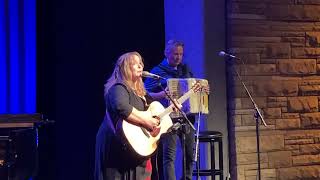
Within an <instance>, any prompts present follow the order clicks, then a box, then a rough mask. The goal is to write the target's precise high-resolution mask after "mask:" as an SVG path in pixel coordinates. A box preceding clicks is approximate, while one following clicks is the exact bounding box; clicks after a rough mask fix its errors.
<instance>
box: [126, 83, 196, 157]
mask: <svg viewBox="0 0 320 180" xmlns="http://www.w3.org/2000/svg"><path fill="white" fill-rule="evenodd" d="M200 86H201V85H200V84H199V83H196V84H195V85H193V87H192V88H191V89H190V90H189V91H188V92H186V93H185V94H184V95H183V96H181V97H180V98H179V99H178V100H177V101H178V103H180V104H182V103H183V102H184V101H186V100H187V99H188V98H189V97H190V95H191V94H192V93H195V92H197V91H198V90H199V89H200ZM173 107H174V105H173V104H171V105H170V106H169V107H167V108H164V107H163V106H162V104H161V103H160V102H158V101H154V102H152V103H151V104H150V106H149V108H148V110H147V111H146V112H148V113H150V114H151V115H152V116H153V117H155V118H158V119H159V120H160V125H159V126H157V127H156V128H155V129H153V130H152V131H148V130H147V129H146V128H143V127H140V126H137V125H134V124H132V123H130V122H128V121H126V120H122V121H121V123H122V124H121V128H122V131H123V134H124V136H125V140H126V141H127V144H129V145H130V146H131V147H132V149H133V150H134V152H135V153H137V154H138V155H140V156H142V157H148V156H150V155H152V154H153V152H155V150H156V149H157V147H158V141H159V139H160V136H161V135H162V134H164V133H166V132H167V131H168V130H169V129H170V128H171V127H172V125H173V123H172V120H171V118H170V116H169V114H170V113H171V112H172V111H173Z"/></svg>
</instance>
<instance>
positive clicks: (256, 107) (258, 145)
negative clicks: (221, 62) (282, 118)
mask: <svg viewBox="0 0 320 180" xmlns="http://www.w3.org/2000/svg"><path fill="white" fill-rule="evenodd" d="M229 57H231V58H234V59H238V60H241V62H242V64H243V65H245V64H244V62H243V61H242V59H240V58H238V57H236V56H233V57H232V56H229ZM233 69H234V71H235V72H236V74H237V77H238V79H239V80H240V82H241V84H242V86H243V88H244V89H245V91H246V93H247V95H248V96H249V99H250V101H251V102H252V104H253V107H254V110H255V113H254V118H255V121H256V139H257V158H258V180H261V166H260V128H259V125H260V121H259V118H260V119H261V121H262V123H263V125H264V126H265V127H267V124H266V122H265V120H264V118H263V116H262V114H261V112H260V110H259V108H258V105H257V103H256V102H255V101H254V99H253V98H252V95H251V93H250V91H249V90H248V88H247V86H246V84H245V83H244V82H243V80H242V78H241V76H240V74H239V72H238V71H237V69H236V68H233Z"/></svg>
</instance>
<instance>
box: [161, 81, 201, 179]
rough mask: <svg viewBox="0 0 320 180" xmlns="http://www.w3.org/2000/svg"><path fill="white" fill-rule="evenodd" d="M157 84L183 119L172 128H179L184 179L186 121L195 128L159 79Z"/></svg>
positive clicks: (184, 177) (183, 177)
mask: <svg viewBox="0 0 320 180" xmlns="http://www.w3.org/2000/svg"><path fill="white" fill-rule="evenodd" d="M158 86H159V87H160V88H161V89H162V90H163V91H164V93H165V94H166V96H167V98H168V99H169V100H170V102H172V104H173V105H174V107H175V108H176V109H177V110H178V111H179V112H180V114H181V115H182V117H183V119H184V121H183V122H182V124H181V125H180V126H178V128H174V129H172V130H176V131H177V130H178V129H180V132H181V146H182V154H183V155H182V166H183V171H182V179H183V180H186V157H185V156H186V143H185V140H186V136H185V134H186V133H187V126H186V123H187V124H189V126H190V127H191V128H192V129H193V130H194V131H195V130H196V129H195V128H194V126H193V124H192V123H191V121H190V120H189V119H188V117H187V115H186V113H184V112H183V111H182V110H181V109H180V108H179V107H178V105H177V103H176V102H175V101H174V100H173V99H172V97H171V96H170V95H169V94H168V93H167V91H166V90H165V89H164V88H163V87H162V85H161V83H160V81H159V84H158ZM173 127H175V125H173Z"/></svg>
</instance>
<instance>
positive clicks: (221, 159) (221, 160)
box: [219, 138, 223, 180]
mask: <svg viewBox="0 0 320 180" xmlns="http://www.w3.org/2000/svg"><path fill="white" fill-rule="evenodd" d="M219 170H220V180H223V143H222V138H221V139H220V140H219Z"/></svg>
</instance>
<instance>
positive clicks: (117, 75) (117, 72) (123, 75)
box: [104, 52, 146, 96]
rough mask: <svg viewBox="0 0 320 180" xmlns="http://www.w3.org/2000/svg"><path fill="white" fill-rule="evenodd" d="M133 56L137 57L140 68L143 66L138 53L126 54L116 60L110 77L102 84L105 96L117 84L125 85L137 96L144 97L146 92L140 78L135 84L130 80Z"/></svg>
mask: <svg viewBox="0 0 320 180" xmlns="http://www.w3.org/2000/svg"><path fill="white" fill-rule="evenodd" d="M134 56H138V57H139V59H140V63H141V64H142V67H143V66H144V64H143V59H142V57H141V55H140V54H139V53H138V52H128V53H125V54H123V55H121V56H120V57H119V58H118V60H117V63H116V65H115V68H114V70H113V73H112V75H111V76H110V78H109V79H108V80H107V82H106V83H105V84H104V95H105V96H106V95H107V93H108V91H109V89H110V88H111V87H112V86H113V85H114V84H115V83H118V82H120V83H124V84H126V85H127V87H129V88H131V89H133V90H134V92H135V93H136V94H137V95H138V96H145V95H146V90H145V88H144V84H143V81H142V78H140V79H139V80H138V81H137V82H136V83H134V82H133V80H132V70H131V66H132V65H133V63H134Z"/></svg>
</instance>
